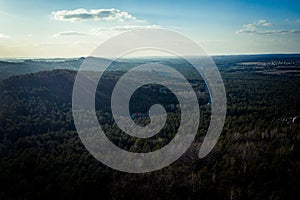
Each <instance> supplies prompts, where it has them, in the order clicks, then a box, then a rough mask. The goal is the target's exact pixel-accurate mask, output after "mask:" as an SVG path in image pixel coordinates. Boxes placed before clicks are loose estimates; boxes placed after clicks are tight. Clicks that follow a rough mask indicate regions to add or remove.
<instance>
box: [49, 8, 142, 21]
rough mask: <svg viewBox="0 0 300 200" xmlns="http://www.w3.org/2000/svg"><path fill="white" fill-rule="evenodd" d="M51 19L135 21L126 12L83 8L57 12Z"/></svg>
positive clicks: (53, 13)
mask: <svg viewBox="0 0 300 200" xmlns="http://www.w3.org/2000/svg"><path fill="white" fill-rule="evenodd" d="M51 15H52V18H53V19H55V20H59V21H70V22H75V21H87V20H94V21H98V20H104V21H119V22H123V21H136V18H135V17H134V16H132V15H131V14H129V13H128V12H124V11H120V10H117V9H115V8H110V9H91V10H86V9H84V8H80V9H76V10H58V11H54V12H52V13H51Z"/></svg>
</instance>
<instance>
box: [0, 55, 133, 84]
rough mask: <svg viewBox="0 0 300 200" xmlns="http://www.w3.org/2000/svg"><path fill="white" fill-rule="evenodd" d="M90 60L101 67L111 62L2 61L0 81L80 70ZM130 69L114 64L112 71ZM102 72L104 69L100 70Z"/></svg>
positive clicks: (78, 59) (81, 60) (126, 65)
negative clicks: (83, 63)
mask: <svg viewBox="0 0 300 200" xmlns="http://www.w3.org/2000/svg"><path fill="white" fill-rule="evenodd" d="M86 59H89V62H91V63H95V64H97V65H100V64H101V63H103V62H105V63H107V62H111V61H110V60H107V59H104V58H94V57H88V58H76V59H28V60H13V59H10V60H3V61H0V80H4V79H6V78H8V77H10V76H15V75H23V74H29V73H34V72H39V71H51V70H55V69H69V70H78V69H79V67H80V65H81V64H82V62H83V61H84V60H86ZM124 67H128V63H126V62H116V61H114V62H113V63H112V66H111V67H110V70H114V69H117V68H118V69H122V68H124ZM100 70H102V69H100Z"/></svg>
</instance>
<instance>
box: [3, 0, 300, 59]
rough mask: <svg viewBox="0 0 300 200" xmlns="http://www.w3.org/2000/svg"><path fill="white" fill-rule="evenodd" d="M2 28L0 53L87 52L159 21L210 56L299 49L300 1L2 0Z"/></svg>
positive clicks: (61, 54) (63, 54) (54, 54)
mask: <svg viewBox="0 0 300 200" xmlns="http://www.w3.org/2000/svg"><path fill="white" fill-rule="evenodd" d="M79 9H80V10H79ZM0 27H1V28H0V57H78V56H87V55H89V53H90V52H92V51H93V49H95V48H96V47H97V46H98V45H99V44H100V43H101V42H103V41H105V40H106V39H108V38H110V37H111V36H113V35H115V34H119V33H121V32H122V31H126V30H131V29H139V28H158V27H162V28H169V29H173V30H176V31H179V32H181V33H183V34H185V35H187V36H189V37H190V38H192V39H193V40H194V41H195V42H197V43H198V44H200V45H201V46H202V47H203V48H204V49H205V50H206V51H207V52H208V53H209V54H211V55H215V54H253V53H299V52H300V45H299V44H300V2H299V1H276V0H273V1H255V0H254V1H230V0H229V1H201V0H185V1H174V0H172V1H171V0H152V1H141V0H139V1H138V0H118V1H117V0H65V1H62V0H52V1H49V0H0Z"/></svg>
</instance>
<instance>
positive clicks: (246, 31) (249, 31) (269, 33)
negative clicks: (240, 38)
mask: <svg viewBox="0 0 300 200" xmlns="http://www.w3.org/2000/svg"><path fill="white" fill-rule="evenodd" d="M236 33H237V34H240V33H248V34H250V35H253V34H256V35H272V34H286V33H300V31H299V30H266V31H258V30H247V29H242V30H239V31H236Z"/></svg>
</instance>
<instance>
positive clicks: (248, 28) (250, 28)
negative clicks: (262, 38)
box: [235, 19, 300, 35]
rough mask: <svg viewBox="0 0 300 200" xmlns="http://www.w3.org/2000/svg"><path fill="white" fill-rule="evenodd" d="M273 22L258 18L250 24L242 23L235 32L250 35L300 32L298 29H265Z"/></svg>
mask: <svg viewBox="0 0 300 200" xmlns="http://www.w3.org/2000/svg"><path fill="white" fill-rule="evenodd" d="M273 25H274V24H272V23H270V22H267V21H266V20H264V19H261V20H258V21H257V22H254V23H251V24H244V25H242V27H243V28H242V29H241V30H238V31H236V32H235V33H237V34H241V33H244V34H250V35H254V34H255V35H273V34H288V33H300V31H299V30H280V29H279V30H276V29H275V30H266V29H267V27H270V26H273Z"/></svg>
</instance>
